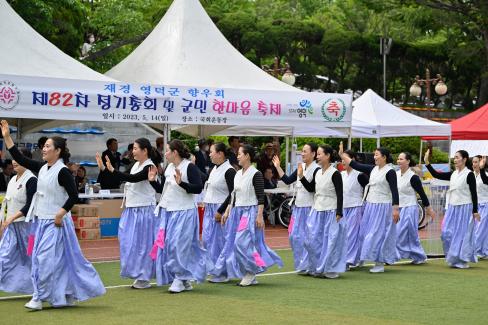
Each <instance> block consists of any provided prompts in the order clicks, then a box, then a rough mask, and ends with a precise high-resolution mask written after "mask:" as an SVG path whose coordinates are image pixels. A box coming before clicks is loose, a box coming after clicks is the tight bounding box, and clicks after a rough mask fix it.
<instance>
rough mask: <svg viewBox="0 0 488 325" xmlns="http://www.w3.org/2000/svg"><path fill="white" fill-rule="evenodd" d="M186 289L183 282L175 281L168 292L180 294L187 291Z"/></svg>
mask: <svg viewBox="0 0 488 325" xmlns="http://www.w3.org/2000/svg"><path fill="white" fill-rule="evenodd" d="M185 290H186V287H185V284H184V283H183V281H181V280H178V279H174V280H173V283H171V287H169V289H168V291H169V292H171V293H180V292H182V291H185Z"/></svg>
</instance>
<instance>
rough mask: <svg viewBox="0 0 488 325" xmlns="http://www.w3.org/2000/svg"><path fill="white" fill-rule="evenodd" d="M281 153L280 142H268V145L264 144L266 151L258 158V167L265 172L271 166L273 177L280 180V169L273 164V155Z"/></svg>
mask: <svg viewBox="0 0 488 325" xmlns="http://www.w3.org/2000/svg"><path fill="white" fill-rule="evenodd" d="M279 155H280V153H279V142H277V141H276V142H274V143H271V142H268V143H266V145H265V146H264V151H263V152H262V153H261V155H260V156H259V158H258V161H257V169H258V170H259V171H260V172H261V173H263V174H264V173H265V172H266V169H267V168H271V170H272V171H273V179H275V180H278V179H279V175H278V170H277V169H276V168H275V166H274V164H273V157H274V156H279Z"/></svg>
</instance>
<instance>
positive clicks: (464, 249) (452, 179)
mask: <svg viewBox="0 0 488 325" xmlns="http://www.w3.org/2000/svg"><path fill="white" fill-rule="evenodd" d="M429 155H430V150H427V152H426V153H425V157H424V162H425V167H427V169H428V171H429V172H430V173H431V175H432V176H433V177H435V178H437V179H442V180H446V181H447V180H448V181H449V190H448V192H447V196H446V201H447V210H446V214H445V215H444V221H443V223H442V230H441V240H442V245H443V248H444V254H446V262H447V264H448V265H449V266H450V267H453V268H458V269H467V268H469V264H468V263H469V262H473V263H476V262H478V258H477V256H476V241H475V224H476V223H475V221H476V220H477V221H479V220H480V215H479V213H478V193H477V191H476V176H475V175H474V173H473V172H472V171H471V170H470V169H469V168H468V165H469V163H470V162H469V154H468V153H467V152H466V151H465V150H459V151H458V152H456V154H455V155H454V166H455V167H456V169H455V170H454V171H453V172H447V173H441V172H438V171H436V170H435V169H434V167H432V165H431V164H430V160H429Z"/></svg>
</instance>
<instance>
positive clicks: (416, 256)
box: [397, 152, 434, 264]
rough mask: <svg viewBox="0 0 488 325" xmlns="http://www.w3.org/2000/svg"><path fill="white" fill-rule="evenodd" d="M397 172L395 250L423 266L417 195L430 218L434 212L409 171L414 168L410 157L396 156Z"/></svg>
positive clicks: (411, 171)
mask: <svg viewBox="0 0 488 325" xmlns="http://www.w3.org/2000/svg"><path fill="white" fill-rule="evenodd" d="M397 164H398V167H400V169H399V170H398V171H397V183H398V193H399V196H400V201H399V202H400V221H398V223H397V249H398V254H399V255H400V258H402V259H411V260H412V264H423V263H425V261H426V260H427V256H426V255H425V252H424V249H423V247H422V244H421V243H420V238H419V231H418V220H419V207H418V204H417V194H418V195H419V196H420V198H421V199H422V204H423V205H424V207H425V211H426V213H427V215H428V216H429V217H430V218H434V210H433V209H432V207H431V206H430V203H429V199H428V198H427V195H425V192H424V188H423V187H422V181H421V180H420V177H418V176H417V175H416V174H415V173H414V171H413V170H412V169H411V168H412V167H413V166H415V162H414V161H413V159H412V155H410V153H408V152H402V153H400V154H399V155H398V159H397Z"/></svg>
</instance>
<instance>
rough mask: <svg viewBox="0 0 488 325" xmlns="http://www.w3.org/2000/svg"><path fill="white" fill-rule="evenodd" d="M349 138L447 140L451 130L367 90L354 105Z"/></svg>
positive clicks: (446, 125) (378, 140) (445, 125)
mask: <svg viewBox="0 0 488 325" xmlns="http://www.w3.org/2000/svg"><path fill="white" fill-rule="evenodd" d="M352 105H353V111H352V136H353V137H355V138H375V139H377V143H378V146H379V144H380V138H384V137H411V136H426V135H431V136H450V135H451V126H450V125H449V124H442V123H438V122H434V121H431V120H428V119H425V118H422V117H420V116H417V115H414V114H411V113H408V112H406V111H404V110H402V109H401V108H398V107H396V106H395V105H393V104H391V103H389V102H388V101H386V100H385V99H383V98H382V97H381V96H379V95H378V94H376V93H375V92H374V91H373V90H371V89H368V90H367V91H366V92H365V93H364V94H363V95H362V96H361V97H359V98H358V99H356V100H355V101H354V102H353V104H352Z"/></svg>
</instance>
